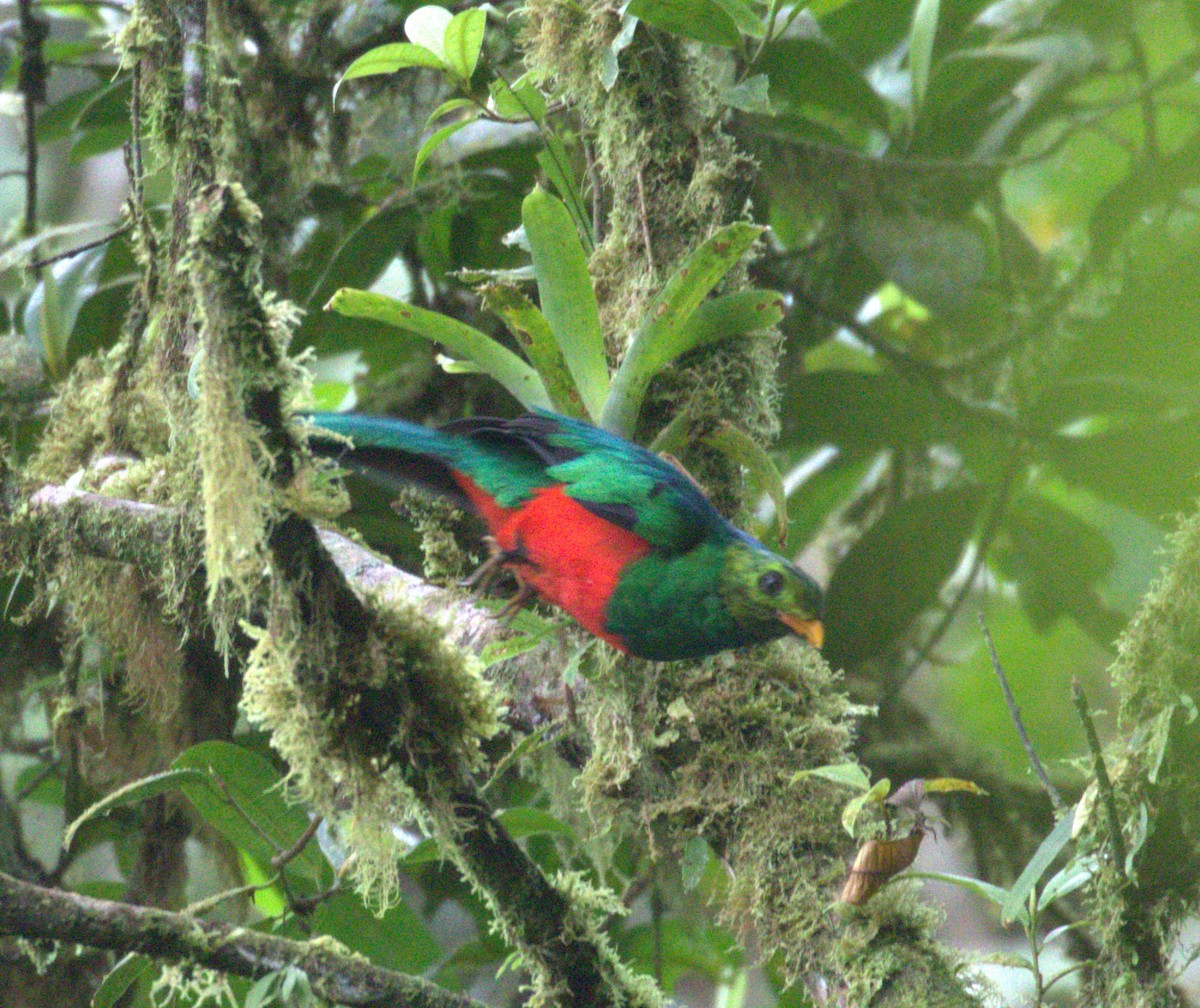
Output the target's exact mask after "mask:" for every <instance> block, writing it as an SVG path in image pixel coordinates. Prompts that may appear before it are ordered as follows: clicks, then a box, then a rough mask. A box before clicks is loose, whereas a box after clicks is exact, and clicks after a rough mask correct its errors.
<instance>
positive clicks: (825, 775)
mask: <svg viewBox="0 0 1200 1008" xmlns="http://www.w3.org/2000/svg"><path fill="white" fill-rule="evenodd" d="M805 777H820V778H822V779H823V780H827V781H833V783H834V784H844V785H845V786H846V787H848V788H853V789H854V790H855V791H863V792H866V791H869V790H870V789H871V779H870V778H869V777H868V776H867V772H866V770H864V769H863V767H862V764H860V763H830V764H827V765H825V766H819V767H812V768H811V769H809V770H798V771H797V772H796V773H794V774H792V777H791V781H792V783H793V784H795V783H796V782H797V781H800V780H803V779H804V778H805Z"/></svg>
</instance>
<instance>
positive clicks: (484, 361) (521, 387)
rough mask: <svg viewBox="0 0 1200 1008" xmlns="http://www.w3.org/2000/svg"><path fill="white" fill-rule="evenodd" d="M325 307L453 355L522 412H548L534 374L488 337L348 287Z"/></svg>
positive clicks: (445, 318) (441, 317) (455, 322)
mask: <svg viewBox="0 0 1200 1008" xmlns="http://www.w3.org/2000/svg"><path fill="white" fill-rule="evenodd" d="M325 307H326V309H328V310H331V311H335V312H337V313H338V314H339V315H346V316H349V317H350V318H363V319H371V320H373V321H375V322H383V323H385V324H387V325H392V326H395V327H396V328H397V329H403V330H405V331H406V332H410V333H415V334H416V335H417V336H421V337H424V338H425V339H427V340H429V341H431V342H433V343H440V344H442V346H444V347H446V348H447V349H448V350H450V351H451V352H452V353H455V354H458V356H460V357H465V358H467V360H471V361H474V362H475V363H476V364H478V365H479V367H480V368H482V369H483V371H484V372H485V373H487V374H488V375H490V376H491V377H492V378H494V379H495V380H496V381H498V382H499V383H500V384H501V385H503V386H504V387H505V388H506V389H507V390H508V391H509V393H510V394H511V395H512V396H513V398H514V399H516V400H517V401H518V402H519V403H520V404H521V405H522V406H524V407H525V408H526V409H549V408H550V396H549V394H548V393H547V392H546V386H545V385H544V384H543V383H542V379H541V378H539V377H538V374H537V372H536V371H534V370H533V368H531V367H530V366H529V365H528V364H526V363H525V362H524V361H523V360H521V358H520V357H518V356H517V355H516V354H515V353H513V352H512V351H511V350H509V349H508V348H507V347H504V346H501V345H500V344H499V343H497V342H496V341H495V340H494V339H492V338H491V337H490V336H488V335H486V334H485V333H481V332H480V331H479V330H478V329H475V328H472V327H471V326H469V325H467V324H465V323H463V322H459V321H458V320H457V319H452V318H450V317H449V316H448V315H442V314H440V313H439V312H433V311H428V310H427V309H425V308H418V307H417V306H416V305H411V304H408V303H407V302H404V301H397V300H396V299H395V298H390V297H388V296H387V295H385V294H376V293H374V292H372V291H364V290H355V289H354V288H352V287H343V288H342V289H341V290H339V291H337V292H336V293H335V294H334V295H333V297H332V298H330V299H329V303H328V304H327V305H326V306H325Z"/></svg>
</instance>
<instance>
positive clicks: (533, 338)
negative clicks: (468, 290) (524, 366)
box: [481, 283, 587, 420]
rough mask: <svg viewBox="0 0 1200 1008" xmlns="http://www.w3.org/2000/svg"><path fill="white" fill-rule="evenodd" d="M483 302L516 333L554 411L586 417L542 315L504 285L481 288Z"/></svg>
mask: <svg viewBox="0 0 1200 1008" xmlns="http://www.w3.org/2000/svg"><path fill="white" fill-rule="evenodd" d="M481 293H482V295H483V303H484V304H485V305H487V307H488V308H490V309H491V310H492V311H494V312H495V313H496V314H497V315H499V316H500V317H501V318H502V319H504V322H505V324H506V325H507V326H508V328H509V329H510V330H511V331H512V334H513V335H514V336H516V338H517V342H518V343H520V344H521V349H522V350H524V351H525V357H526V359H527V360H528V361H529V363H530V364H532V365H533V366H534V368H535V369H536V370H537V373H538V374H539V375H540V376H541V378H542V381H543V382H544V383H545V385H546V390H547V391H548V392H549V393H550V400H551V402H552V403H553V404H554V408H555V409H556V410H558V412H560V413H563V414H565V415H567V416H573V417H578V418H579V419H580V420H586V419H587V410H586V409H585V407H584V405H583V400H582V399H581V398H580V397H579V390H578V389H577V388H576V387H575V382H574V380H573V379H572V378H571V372H570V371H569V370H568V369H567V362H566V361H565V360H564V359H563V355H562V350H560V349H559V346H558V344H557V343H556V342H555V340H554V333H553V331H552V330H551V329H550V323H549V322H547V321H546V316H545V315H543V314H542V313H541V312H540V311H538V309H537V306H536V305H535V304H534V303H533V302H532V301H530V300H529V298H527V297H526V296H525V295H524V294H522V293H521V292H520V291H519V290H517V289H516V288H514V287H510V286H508V285H507V284H502V283H492V284H488V285H487V286H485V287H484V288H483V289H482V291H481Z"/></svg>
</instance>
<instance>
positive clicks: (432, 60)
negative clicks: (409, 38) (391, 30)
mask: <svg viewBox="0 0 1200 1008" xmlns="http://www.w3.org/2000/svg"><path fill="white" fill-rule="evenodd" d="M408 67H429V68H431V69H433V70H445V69H446V64H445V63H444V62H442V59H441V57H440V56H438V54H437V53H435V52H433V51H431V50H429V49H427V48H426V47H425V46H423V45H414V44H413V43H411V42H389V43H388V44H387V45H381V46H376V47H375V48H374V49H368V50H367V51H366V52H365V53H363V54H362V55H361V56H359V57H358V59H356V60H355V61H354V62H353V63H351V64H350V65H349V66H348V67H346V72H345V73H343V74H342V76H341V77H339V78H338V81H337V83H336V84H335V85H334V86H333V98H334V101H337V93H338V88H340V87H341V86H342V84H343V83H345V82H346V81H348V80H354V79H355V78H357V77H374V76H376V75H378V74H390V73H395V72H396V71H397V70H404V69H406V68H408Z"/></svg>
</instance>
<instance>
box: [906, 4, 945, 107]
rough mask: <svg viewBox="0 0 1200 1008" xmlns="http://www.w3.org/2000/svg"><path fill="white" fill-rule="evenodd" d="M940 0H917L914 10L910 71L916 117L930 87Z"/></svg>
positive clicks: (911, 30)
mask: <svg viewBox="0 0 1200 1008" xmlns="http://www.w3.org/2000/svg"><path fill="white" fill-rule="evenodd" d="M940 6H941V4H940V0H917V6H916V8H915V9H914V10H913V19H912V28H911V29H910V31H909V35H908V72H909V74H910V75H911V78H912V108H913V113H914V118H915V114H916V112H917V110H919V109H920V108H921V106H922V105H923V104H924V103H925V92H926V90H927V89H928V88H929V71H930V67H931V66H932V64H933V43H934V39H935V38H936V36H937V26H938V13H939V9H940Z"/></svg>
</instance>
